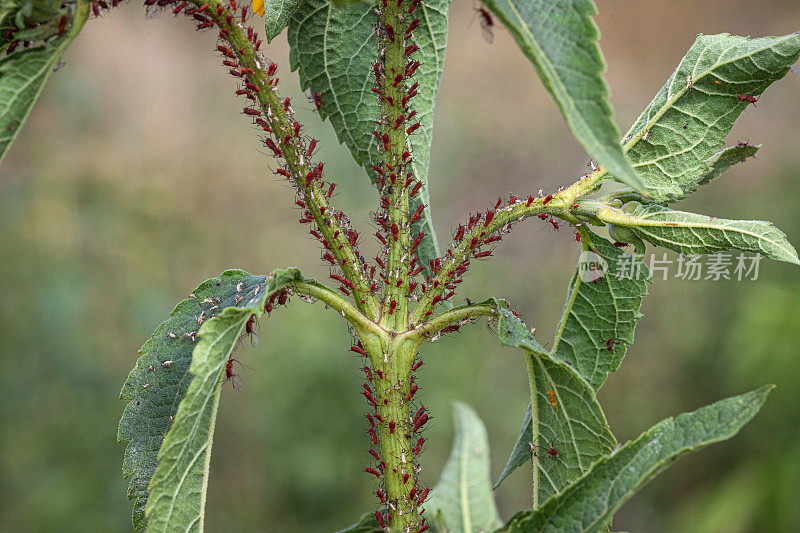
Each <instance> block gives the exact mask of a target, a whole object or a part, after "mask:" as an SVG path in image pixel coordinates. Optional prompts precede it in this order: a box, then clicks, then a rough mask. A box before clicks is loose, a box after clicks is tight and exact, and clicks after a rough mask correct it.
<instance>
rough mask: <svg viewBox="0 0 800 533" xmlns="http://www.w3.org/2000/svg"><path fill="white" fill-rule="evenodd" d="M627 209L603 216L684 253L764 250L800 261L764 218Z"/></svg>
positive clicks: (653, 207)
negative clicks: (729, 217) (724, 216)
mask: <svg viewBox="0 0 800 533" xmlns="http://www.w3.org/2000/svg"><path fill="white" fill-rule="evenodd" d="M625 207H626V210H625V211H622V210H617V209H614V208H604V209H602V210H601V211H600V213H599V214H598V216H599V218H600V219H601V220H603V221H605V222H609V223H611V224H614V225H618V226H623V227H626V228H628V229H630V230H632V231H634V232H635V233H636V235H638V236H639V237H641V238H642V239H644V240H646V241H648V242H651V243H653V244H656V245H658V246H663V247H665V248H669V249H670V250H675V251H676V252H681V253H684V254H708V253H714V252H718V251H723V250H730V249H733V250H741V251H743V252H754V253H761V254H764V255H765V256H767V257H769V258H771V259H776V260H778V261H786V262H789V263H795V264H800V260H798V258H797V251H796V250H795V249H794V247H793V246H792V245H791V244H789V241H788V239H787V238H786V235H784V234H783V232H781V231H780V230H779V229H778V228H776V227H775V226H773V225H772V224H771V223H770V222H765V221H763V220H727V219H724V218H714V217H709V216H706V215H700V214H697V213H687V212H684V211H673V210H672V209H669V208H667V207H663V206H660V205H647V206H643V205H639V204H635V203H629V204H626V206H625Z"/></svg>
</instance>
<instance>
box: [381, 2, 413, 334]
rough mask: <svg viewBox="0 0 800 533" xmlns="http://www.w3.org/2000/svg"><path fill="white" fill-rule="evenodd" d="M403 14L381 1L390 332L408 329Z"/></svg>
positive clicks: (385, 315)
mask: <svg viewBox="0 0 800 533" xmlns="http://www.w3.org/2000/svg"><path fill="white" fill-rule="evenodd" d="M411 16H413V15H411ZM408 17H409V15H408V14H407V13H406V5H405V4H403V3H402V2H388V3H386V4H385V5H384V6H383V8H382V9H381V10H380V14H379V16H378V25H379V28H378V35H379V44H378V46H379V63H380V69H381V71H382V72H383V76H382V77H381V79H380V80H379V82H378V84H379V88H380V90H381V116H380V130H381V134H382V136H388V138H389V144H388V150H387V149H386V148H387V147H386V146H384V151H383V163H384V164H383V166H384V170H385V174H384V179H385V188H384V191H383V192H384V194H386V195H387V196H388V199H389V207H388V210H387V211H388V213H387V214H388V215H389V227H390V231H389V232H388V233H389V234H388V235H387V241H388V247H389V251H388V258H387V262H386V265H387V268H386V272H385V275H386V290H385V291H384V301H383V316H382V318H381V324H382V325H384V327H387V328H390V329H393V330H404V329H406V328H407V327H408V299H407V298H406V294H407V293H408V284H409V270H410V268H409V264H410V260H411V257H412V256H413V253H411V252H410V247H411V235H410V233H411V232H410V230H411V224H410V223H409V188H408V187H405V179H406V173H407V167H408V166H409V165H408V162H407V159H406V158H404V157H403V153H404V152H405V151H406V150H407V145H408V134H407V133H406V122H405V120H404V117H405V112H406V110H405V100H404V98H405V96H406V94H407V86H406V78H405V68H406V62H407V57H406V48H405V47H406V44H408V43H409V42H410V41H408V40H407V39H406V38H405V33H406V27H407V24H408V22H407V18H408ZM408 161H410V159H409V160H408ZM387 193H388V194H387Z"/></svg>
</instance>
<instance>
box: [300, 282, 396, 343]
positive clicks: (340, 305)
mask: <svg viewBox="0 0 800 533" xmlns="http://www.w3.org/2000/svg"><path fill="white" fill-rule="evenodd" d="M286 287H287V288H289V289H291V290H292V291H294V292H296V293H298V294H304V295H306V296H310V297H312V298H316V299H317V300H320V301H321V302H323V303H324V304H325V305H327V306H328V307H331V308H332V309H334V310H336V311H338V312H339V313H340V314H341V315H342V317H343V318H344V319H345V320H347V321H348V322H350V324H352V325H353V326H354V327H356V328H360V329H363V330H368V331H371V332H373V333H380V332H381V331H382V330H381V328H380V327H379V326H378V325H377V324H375V322H373V321H372V320H370V319H369V318H367V317H366V316H364V315H363V314H362V313H361V312H360V311H359V310H358V309H357V308H356V307H355V306H354V305H353V304H351V303H350V302H349V301H347V299H345V298H343V297H342V296H339V295H338V294H337V293H335V292H333V291H332V290H331V289H329V288H328V287H326V286H325V285H322V284H320V283H317V282H315V281H311V280H306V281H291V282H289V283H287V284H286Z"/></svg>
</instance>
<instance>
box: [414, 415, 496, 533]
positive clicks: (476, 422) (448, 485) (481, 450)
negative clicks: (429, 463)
mask: <svg viewBox="0 0 800 533" xmlns="http://www.w3.org/2000/svg"><path fill="white" fill-rule="evenodd" d="M453 421H454V424H455V440H454V442H453V449H452V451H451V452H450V457H449V458H448V459H447V464H445V466H444V470H442V476H441V478H440V479H439V482H438V483H437V484H436V486H435V487H434V488H433V490H432V491H431V497H430V500H429V503H428V505H427V507H428V508H430V509H431V510H432V511H433V512H434V514H438V511H441V513H442V516H443V518H444V520H445V521H446V523H447V527H448V532H449V533H472V532H474V531H491V530H492V529H494V528H496V527H498V526H499V525H500V524H502V522H501V520H500V516H499V514H498V512H497V506H496V505H495V502H494V496H493V495H492V486H491V478H490V476H489V440H488V438H487V436H486V427H485V426H484V425H483V422H481V419H480V418H478V415H477V414H476V413H475V411H473V410H472V408H470V407H469V406H468V405H466V404H464V403H460V402H456V403H455V404H454V405H453Z"/></svg>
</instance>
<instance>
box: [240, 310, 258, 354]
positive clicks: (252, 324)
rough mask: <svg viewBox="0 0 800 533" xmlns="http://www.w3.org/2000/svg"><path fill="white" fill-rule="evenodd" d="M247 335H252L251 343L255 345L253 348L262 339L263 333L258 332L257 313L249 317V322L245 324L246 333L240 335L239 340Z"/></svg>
mask: <svg viewBox="0 0 800 533" xmlns="http://www.w3.org/2000/svg"><path fill="white" fill-rule="evenodd" d="M245 337H250V344H252V345H253V348H255V347H256V346H258V341H260V340H261V334H260V333H259V332H258V322H256V315H250V318H248V319H247V324H245V326H244V333H243V334H242V336H241V337H239V340H242V339H244V338H245Z"/></svg>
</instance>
